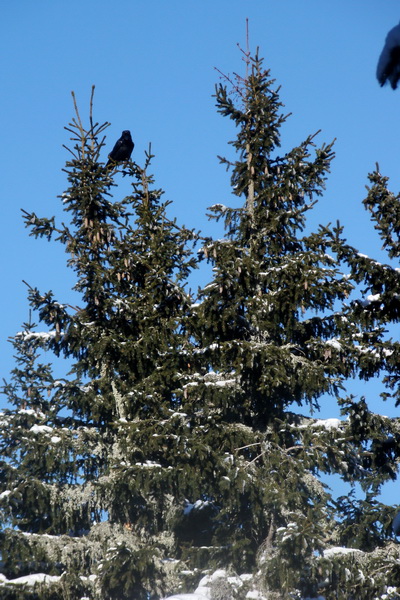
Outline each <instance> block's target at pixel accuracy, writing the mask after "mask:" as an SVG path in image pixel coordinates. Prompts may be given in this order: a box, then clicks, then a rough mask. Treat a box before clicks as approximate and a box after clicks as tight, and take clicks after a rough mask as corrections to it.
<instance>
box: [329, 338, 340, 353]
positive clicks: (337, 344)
mask: <svg viewBox="0 0 400 600" xmlns="http://www.w3.org/2000/svg"><path fill="white" fill-rule="evenodd" d="M325 343H326V345H327V346H331V347H332V348H335V350H339V351H340V350H341V349H342V346H341V344H340V342H339V341H338V340H337V339H336V338H332V339H331V340H327V341H326V342H325Z"/></svg>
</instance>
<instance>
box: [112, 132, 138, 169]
mask: <svg viewBox="0 0 400 600" xmlns="http://www.w3.org/2000/svg"><path fill="white" fill-rule="evenodd" d="M134 146H135V144H134V143H133V141H132V138H131V132H130V131H128V130H127V129H126V130H125V131H123V132H122V135H121V137H120V138H119V140H118V141H117V142H116V144H115V146H114V148H113V149H112V150H111V152H110V154H109V155H108V162H107V164H106V167H109V166H110V165H116V164H117V163H121V162H125V161H126V160H129V159H130V157H131V154H132V150H133V148H134Z"/></svg>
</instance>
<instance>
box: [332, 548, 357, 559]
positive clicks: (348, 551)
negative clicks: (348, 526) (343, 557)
mask: <svg viewBox="0 0 400 600" xmlns="http://www.w3.org/2000/svg"><path fill="white" fill-rule="evenodd" d="M357 552H359V553H361V554H363V551H362V550H358V548H343V547H342V546H334V547H333V548H328V549H327V550H324V557H325V558H328V557H329V556H334V555H335V554H356V553H357Z"/></svg>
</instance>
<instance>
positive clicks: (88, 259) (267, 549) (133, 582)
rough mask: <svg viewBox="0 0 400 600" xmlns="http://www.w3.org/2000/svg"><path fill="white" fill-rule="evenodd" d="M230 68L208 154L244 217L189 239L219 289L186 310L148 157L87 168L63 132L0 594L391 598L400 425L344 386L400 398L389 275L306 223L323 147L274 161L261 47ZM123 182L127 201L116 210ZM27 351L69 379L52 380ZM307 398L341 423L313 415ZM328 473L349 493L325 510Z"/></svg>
mask: <svg viewBox="0 0 400 600" xmlns="http://www.w3.org/2000/svg"><path fill="white" fill-rule="evenodd" d="M246 61H247V73H246V76H245V77H244V78H241V77H235V78H225V81H224V82H223V83H222V84H221V85H218V86H217V89H216V104H217V110H218V111H219V112H220V113H221V114H222V115H223V116H225V117H228V118H229V119H231V120H232V121H233V123H234V125H235V127H236V129H237V135H236V138H235V140H234V141H233V142H232V146H233V148H234V150H235V152H236V156H234V157H233V158H231V159H228V158H221V162H222V163H223V164H224V165H225V166H226V167H228V168H229V169H230V171H231V183H232V191H233V194H234V196H235V203H236V204H238V203H240V204H241V205H240V206H239V208H230V207H227V206H225V205H222V204H218V205H214V206H213V207H211V216H212V218H215V219H217V220H221V221H222V222H223V223H224V226H225V236H224V237H223V238H221V239H215V240H214V239H211V238H208V239H205V240H203V244H202V248H201V250H200V251H199V254H198V257H199V259H200V260H201V259H204V260H208V261H209V262H210V263H211V265H212V267H213V276H212V280H211V281H210V283H209V284H208V285H207V286H205V287H204V289H202V290H201V291H200V293H199V297H198V299H197V302H195V303H193V301H192V299H191V297H190V294H189V293H188V292H187V291H186V287H185V283H186V281H187V278H188V276H189V274H190V272H191V270H192V269H193V268H194V267H195V266H196V261H197V259H196V261H195V260H194V257H193V254H192V253H191V251H190V244H191V243H192V242H193V241H194V240H196V239H198V236H196V235H195V234H194V232H193V231H189V230H186V229H185V228H183V227H178V226H177V224H176V223H175V222H174V221H173V220H170V219H169V218H168V216H167V203H165V202H164V203H163V202H161V195H162V192H161V190H158V189H156V188H155V187H154V182H153V178H152V177H151V176H150V175H149V173H148V171H149V168H150V163H151V159H152V155H151V153H150V152H149V153H147V155H146V159H145V164H144V165H143V166H142V167H141V166H139V165H138V164H136V163H135V162H129V163H127V164H126V165H124V166H122V167H121V168H118V169H112V170H111V171H109V170H108V169H105V168H104V164H103V163H102V162H101V161H100V153H101V150H102V147H103V144H104V139H103V137H102V136H103V135H104V126H103V125H97V124H94V123H93V119H92V115H90V126H89V127H88V128H87V129H85V128H84V127H83V125H82V123H81V121H80V118H79V114H78V112H77V116H76V118H75V119H74V120H73V122H72V123H71V124H70V127H69V129H70V130H71V131H72V133H73V136H74V138H75V148H74V149H72V159H71V160H69V161H68V162H67V165H66V169H65V170H66V174H67V178H68V182H69V188H68V189H67V191H66V192H65V193H64V194H63V196H62V200H63V205H64V209H65V210H66V212H67V213H69V215H70V225H68V226H66V225H64V224H62V225H61V226H57V225H56V223H55V220H54V219H53V218H50V219H46V218H39V217H37V216H36V215H35V214H26V215H25V217H26V222H27V225H29V227H30V228H31V234H32V235H34V236H36V237H43V236H44V237H47V238H48V239H49V240H50V239H52V238H55V239H56V240H57V241H58V242H60V243H62V244H64V246H65V249H66V251H67V253H68V256H69V259H68V264H69V266H70V267H71V268H72V269H74V271H75V272H76V276H77V283H76V290H77V292H78V293H79V295H80V298H81V302H80V303H79V306H77V307H75V308H73V307H71V306H68V305H66V304H61V303H59V302H57V301H56V299H55V298H54V296H53V294H52V292H46V293H42V292H41V291H39V290H37V289H36V288H34V287H30V288H29V301H30V305H31V307H32V309H34V313H35V315H37V316H38V319H39V322H40V324H41V328H40V330H37V327H36V326H35V325H34V324H33V323H31V322H29V323H27V324H25V325H24V327H23V330H22V331H21V332H20V333H18V334H17V335H16V336H15V337H14V340H13V343H14V346H15V350H16V360H17V366H16V368H15V370H14V371H13V373H12V379H11V381H10V382H9V383H7V384H5V386H4V391H5V393H6V394H7V397H8V399H9V401H10V404H11V405H12V408H10V409H8V410H6V411H4V413H3V414H2V417H1V424H0V444H1V450H2V454H3V457H4V458H3V463H2V471H1V474H2V477H1V480H0V482H1V483H0V485H1V487H0V506H1V510H2V513H1V514H2V521H3V522H2V534H1V552H2V561H3V564H2V573H3V574H4V575H3V580H0V584H1V585H0V592H1V593H2V594H3V595H2V597H4V598H5V599H11V598H12V599H18V600H20V599H25V598H41V599H44V600H47V599H49V598H51V599H52V598H66V599H75V598H76V599H79V598H83V597H85V598H91V599H93V600H97V599H100V598H101V599H114V598H115V599H118V600H120V599H123V598H126V599H128V598H129V599H132V598H135V599H139V600H140V599H141V598H148V597H150V598H154V599H156V598H160V597H162V596H164V595H166V594H168V593H170V592H172V591H178V590H179V591H180V592H182V591H183V592H186V591H190V590H192V589H194V587H195V586H196V585H197V583H198V581H199V579H200V578H201V576H203V575H206V576H207V577H208V578H207V579H206V580H204V579H203V584H204V585H203V589H205V588H204V586H208V585H209V587H210V590H211V591H210V590H209V595H210V594H212V598H214V599H218V598H219V599H222V598H224V599H225V598H226V599H228V598H236V599H238V600H239V599H240V600H242V599H244V598H245V597H256V594H259V596H257V597H260V598H261V597H264V598H268V599H271V598H277V599H278V598H279V599H282V600H283V599H289V598H299V599H300V598H306V597H308V598H316V597H318V596H322V597H324V598H326V600H331V599H332V600H333V599H336V600H337V599H341V600H345V599H346V600H349V599H350V598H357V599H360V600H364V599H365V600H367V599H368V600H370V599H371V598H374V597H383V596H382V594H384V593H386V597H387V598H395V597H398V594H397V592H396V590H395V587H394V586H400V582H399V573H398V561H399V557H400V553H399V551H398V549H397V546H396V545H395V544H394V543H393V539H392V538H393V534H392V532H391V522H392V519H393V517H394V515H395V514H396V508H395V507H387V506H383V505H382V504H380V503H379V502H378V500H377V494H378V493H379V491H380V488H381V485H382V483H383V482H385V481H386V480H388V479H395V478H396V476H397V465H398V459H399V454H400V452H399V440H400V431H399V427H398V424H397V420H395V419H389V418H387V417H383V416H380V415H377V414H374V413H372V412H371V411H370V410H369V408H368V405H367V402H366V400H365V399H363V398H360V399H358V398H354V397H352V396H348V395H347V394H346V387H345V386H346V380H347V379H348V378H351V377H362V378H364V379H366V380H368V379H369V378H372V377H375V376H377V375H378V374H379V373H380V372H381V371H382V370H383V369H386V370H387V373H388V374H387V377H388V379H387V383H388V389H389V390H391V393H393V394H394V395H395V394H396V392H397V387H396V382H397V379H396V377H397V376H398V367H397V365H398V361H397V362H396V356H398V347H397V344H396V342H393V340H391V339H390V338H388V337H387V336H386V333H385V330H386V328H387V325H388V324H390V323H392V322H393V321H397V319H398V314H397V312H396V306H397V305H396V293H397V292H396V289H397V288H396V286H397V282H398V277H399V275H398V271H396V270H395V269H394V268H392V267H390V266H389V265H379V264H378V263H377V262H376V261H373V259H369V258H368V257H365V256H363V255H360V253H359V252H357V250H356V249H354V248H353V247H352V246H351V245H350V244H349V243H347V241H346V240H345V239H344V237H343V231H342V228H341V227H340V225H339V224H338V225H337V226H335V227H331V226H329V225H326V226H320V228H319V229H318V230H317V231H316V232H309V231H308V230H307V228H306V227H307V221H306V217H307V213H308V211H310V210H311V209H312V208H313V207H314V204H315V202H316V200H317V199H318V197H320V196H322V194H323V191H324V187H325V180H326V178H327V174H328V172H329V167H330V163H331V161H332V159H333V156H334V154H333V145H332V144H327V145H322V146H321V147H320V148H318V147H316V145H315V143H316V142H315V136H314V135H311V136H309V137H308V138H307V139H306V140H305V141H304V142H302V143H301V144H300V145H299V146H297V147H295V148H293V149H292V150H290V151H287V152H285V153H282V154H280V153H279V152H280V128H281V125H282V124H283V123H284V122H285V120H286V117H285V116H284V115H283V114H282V104H281V102H280V100H279V93H278V90H277V89H276V88H275V83H274V81H273V80H272V79H271V77H270V74H269V71H268V70H265V69H264V67H263V62H262V60H261V59H260V58H259V57H258V55H256V56H254V57H250V55H246ZM121 169H122V172H121ZM123 175H125V177H127V178H128V180H129V181H130V182H131V185H132V191H131V193H130V194H129V195H128V196H127V197H126V198H124V199H123V200H121V201H118V202H117V201H113V200H112V196H111V193H112V191H113V186H114V182H115V180H116V177H121V176H123ZM373 177H375V179H374V180H373V187H372V188H371V190H370V192H369V195H368V198H367V200H366V205H367V207H368V208H369V209H370V210H371V211H372V213H373V217H374V218H375V219H376V221H377V226H378V228H379V231H380V233H381V235H384V236H385V239H386V240H389V241H390V243H389V242H388V245H389V247H390V249H393V248H395V245H396V243H398V242H397V237H396V236H398V231H397V229H396V227H397V225H393V224H391V219H392V217H393V215H394V214H396V213H395V211H396V210H397V209H396V203H395V202H394V199H393V197H392V196H391V195H390V194H389V192H387V190H386V188H385V182H384V181H382V178H381V176H380V175H378V174H375V175H374V176H373ZM385 199H386V200H385ZM394 256H397V255H395V254H392V255H391V257H392V258H393V257H394ZM384 293H387V296H385V300H384V301H383V302H382V301H381V302H380V303H379V304H378V299H377V298H376V296H377V294H384ZM389 300H390V301H389ZM43 327H45V330H44V331H43ZM42 350H46V351H47V356H48V354H49V353H50V352H53V353H54V354H55V356H57V357H64V358H65V359H68V361H70V362H71V364H72V366H71V369H70V372H69V373H68V374H65V376H64V377H57V378H56V377H55V376H54V375H53V373H52V369H51V365H49V364H43V363H42V362H41V360H42V355H41V351H42ZM322 402H329V403H331V405H332V406H333V407H336V405H337V402H339V404H340V406H341V408H342V412H343V417H344V418H343V419H342V420H339V419H326V420H322V419H318V418H317V417H318V415H317V412H318V409H319V407H320V405H321V403H322ZM324 474H338V475H339V476H341V477H342V478H343V479H344V480H345V481H346V482H347V483H348V484H349V487H350V489H352V490H353V492H352V493H350V494H349V496H345V497H342V498H339V499H335V498H334V497H333V496H332V494H331V491H330V490H329V488H327V486H326V485H325V484H324V483H323V482H322V481H321V476H322V475H324ZM358 484H360V486H361V489H362V491H363V494H364V496H361V495H360V494H359V493H358V495H357V496H356V495H355V492H354V490H356V489H357V488H356V485H358ZM214 571H215V573H214V575H212V573H213V572H214ZM28 575H30V578H28V579H23V578H24V576H28ZM21 578H22V579H21ZM388 585H390V586H393V589H390V590H387V589H386V587H387V586H388ZM199 589H200V588H199ZM207 593H208V592H207ZM396 594H397V596H396Z"/></svg>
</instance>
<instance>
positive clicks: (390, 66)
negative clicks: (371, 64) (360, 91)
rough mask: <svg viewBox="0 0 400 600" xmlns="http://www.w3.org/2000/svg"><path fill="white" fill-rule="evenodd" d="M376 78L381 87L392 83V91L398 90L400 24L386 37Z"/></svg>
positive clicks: (399, 74) (399, 77)
mask: <svg viewBox="0 0 400 600" xmlns="http://www.w3.org/2000/svg"><path fill="white" fill-rule="evenodd" d="M376 76H377V78H378V81H379V83H380V84H381V85H385V83H386V82H387V81H390V85H391V86H392V89H394V90H395V89H396V88H397V84H398V82H399V79H400V23H399V25H396V27H393V29H391V30H390V31H389V33H388V34H387V36H386V40H385V45H384V47H383V50H382V52H381V55H380V57H379V61H378V66H377V69H376Z"/></svg>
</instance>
